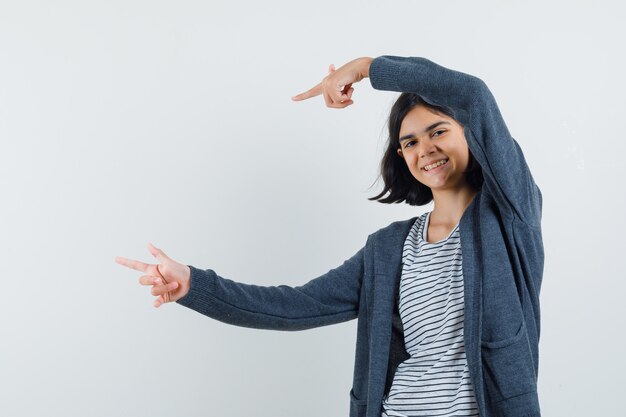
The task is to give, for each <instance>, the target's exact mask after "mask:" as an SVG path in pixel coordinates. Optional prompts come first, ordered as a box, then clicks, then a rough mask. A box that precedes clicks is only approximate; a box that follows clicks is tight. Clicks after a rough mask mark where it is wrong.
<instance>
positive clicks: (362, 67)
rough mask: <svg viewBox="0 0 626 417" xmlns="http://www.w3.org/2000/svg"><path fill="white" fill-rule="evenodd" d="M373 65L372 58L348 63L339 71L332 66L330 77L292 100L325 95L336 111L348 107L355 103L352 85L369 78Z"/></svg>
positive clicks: (330, 105)
mask: <svg viewBox="0 0 626 417" xmlns="http://www.w3.org/2000/svg"><path fill="white" fill-rule="evenodd" d="M371 63H372V58H368V57H363V58H357V59H355V60H353V61H350V62H348V63H347V64H345V65H343V66H342V67H340V68H339V69H338V70H335V67H334V66H333V65H331V66H330V67H329V69H328V75H327V76H326V77H325V78H324V79H323V80H322V81H321V82H320V83H319V84H317V85H316V86H315V87H313V88H311V89H310V90H308V91H306V92H304V93H300V94H298V95H296V96H294V97H292V98H291V99H292V100H294V101H302V100H306V99H308V98H311V97H315V96H318V95H320V94H323V95H324V100H325V101H326V106H327V107H332V108H335V109H343V108H345V107H348V106H349V105H351V104H352V103H353V101H352V93H353V92H354V88H352V84H354V83H358V82H359V81H361V80H362V79H363V78H367V77H369V70H370V64H371Z"/></svg>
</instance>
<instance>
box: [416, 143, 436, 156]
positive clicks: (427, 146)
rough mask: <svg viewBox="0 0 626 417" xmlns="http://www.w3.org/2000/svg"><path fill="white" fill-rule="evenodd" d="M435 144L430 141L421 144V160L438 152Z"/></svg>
mask: <svg viewBox="0 0 626 417" xmlns="http://www.w3.org/2000/svg"><path fill="white" fill-rule="evenodd" d="M436 150H437V149H436V147H435V144H434V143H432V142H431V141H429V140H423V141H421V142H420V143H419V156H420V158H424V157H426V156H428V155H431V154H433V153H434V152H435V151H436Z"/></svg>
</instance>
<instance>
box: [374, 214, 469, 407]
mask: <svg viewBox="0 0 626 417" xmlns="http://www.w3.org/2000/svg"><path fill="white" fill-rule="evenodd" d="M429 219H430V212H429V213H425V214H424V215H422V216H420V217H418V218H417V220H416V221H415V224H414V225H413V227H412V228H411V231H410V232H409V235H408V236H407V238H406V240H405V242H404V248H403V252H402V263H403V266H402V277H401V280H400V305H399V309H400V317H401V318H402V324H403V327H404V344H405V348H406V351H407V352H408V353H409V355H410V358H409V359H407V360H406V361H404V362H402V363H401V364H400V365H399V366H398V368H397V370H396V373H395V376H394V379H393V384H392V385H391V388H390V390H389V394H388V395H387V396H386V397H385V398H384V400H383V413H382V416H383V417H415V416H429V417H433V416H478V406H477V404H476V399H475V397H474V388H473V386H472V381H471V380H470V375H469V369H468V366H467V359H466V357H465V343H464V341H463V321H464V301H463V293H464V291H463V270H462V266H461V240H460V236H459V226H458V225H457V226H456V227H455V228H454V230H453V231H452V232H451V233H450V234H449V235H448V237H446V238H445V239H443V240H441V241H439V242H436V243H429V242H427V241H426V232H427V230H428V222H429Z"/></svg>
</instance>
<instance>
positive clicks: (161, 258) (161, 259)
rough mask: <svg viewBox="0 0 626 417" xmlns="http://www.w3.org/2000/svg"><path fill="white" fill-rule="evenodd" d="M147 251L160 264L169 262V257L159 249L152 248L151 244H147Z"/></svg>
mask: <svg viewBox="0 0 626 417" xmlns="http://www.w3.org/2000/svg"><path fill="white" fill-rule="evenodd" d="M148 250H149V251H150V253H151V254H152V256H154V257H155V258H156V259H157V260H158V261H159V262H160V263H163V262H164V261H166V260H169V257H168V256H167V255H166V254H165V252H163V251H162V250H161V249H159V248H157V247H156V246H154V245H153V244H152V243H148Z"/></svg>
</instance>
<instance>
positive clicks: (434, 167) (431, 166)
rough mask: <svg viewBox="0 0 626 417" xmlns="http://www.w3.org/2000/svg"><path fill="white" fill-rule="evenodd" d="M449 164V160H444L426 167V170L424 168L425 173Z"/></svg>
mask: <svg viewBox="0 0 626 417" xmlns="http://www.w3.org/2000/svg"><path fill="white" fill-rule="evenodd" d="M447 163H448V160H447V159H442V160H441V161H437V162H435V163H434V164H430V165H426V166H425V167H424V168H422V169H423V170H424V171H427V172H429V171H433V170H436V169H437V168H439V167H441V166H444V165H446V164H447Z"/></svg>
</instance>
